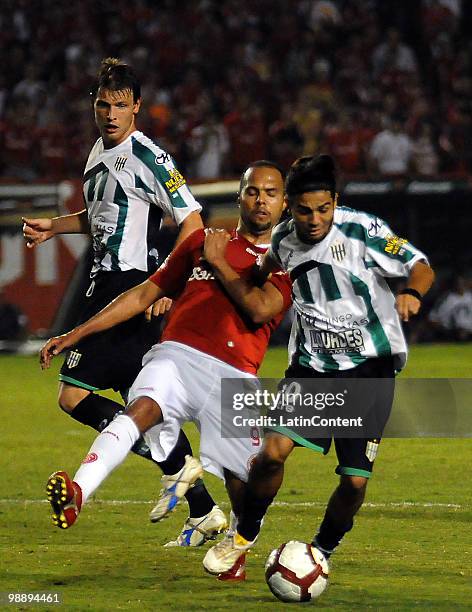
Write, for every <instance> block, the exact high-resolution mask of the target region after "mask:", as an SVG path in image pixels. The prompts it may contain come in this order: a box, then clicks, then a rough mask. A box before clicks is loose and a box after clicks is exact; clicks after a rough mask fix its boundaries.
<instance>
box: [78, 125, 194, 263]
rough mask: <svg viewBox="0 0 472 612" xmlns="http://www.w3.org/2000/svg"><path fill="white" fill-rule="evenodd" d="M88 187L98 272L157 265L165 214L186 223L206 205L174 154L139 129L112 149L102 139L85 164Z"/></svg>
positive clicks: (88, 207) (86, 191) (88, 201)
mask: <svg viewBox="0 0 472 612" xmlns="http://www.w3.org/2000/svg"><path fill="white" fill-rule="evenodd" d="M83 191H84V199H85V203H86V207H87V211H88V217H89V223H90V228H91V233H92V237H93V248H94V264H93V267H92V275H95V274H96V273H97V272H99V271H101V270H107V271H109V270H121V271H124V270H131V269H136V270H143V271H147V272H152V271H154V269H155V268H156V267H157V257H158V251H159V245H158V244H157V232H158V231H159V227H160V224H161V220H162V216H163V214H169V215H170V216H171V217H172V218H173V220H174V221H175V222H176V223H177V224H178V225H180V223H182V221H183V220H184V219H185V217H187V215H189V214H190V213H191V212H193V211H200V210H201V206H200V205H199V204H198V202H196V200H195V199H194V197H193V195H192V194H191V192H190V190H189V189H188V187H187V185H186V183H185V179H184V178H183V176H182V175H181V174H180V172H179V171H178V170H177V168H176V167H175V165H174V161H173V160H172V158H171V156H170V155H169V154H167V153H166V152H165V151H163V150H162V149H161V148H159V147H158V146H157V145H155V144H154V143H153V142H152V141H151V140H150V139H149V138H147V137H146V136H144V134H143V133H142V132H138V131H135V132H133V133H132V134H131V135H130V136H129V137H128V138H127V139H126V140H125V141H124V142H122V143H121V144H119V145H117V146H116V147H113V148H111V149H105V148H104V146H103V140H102V139H101V138H99V139H98V140H97V142H96V143H95V145H94V147H93V148H92V150H91V152H90V155H89V157H88V160H87V164H86V166H85V172H84V187H83Z"/></svg>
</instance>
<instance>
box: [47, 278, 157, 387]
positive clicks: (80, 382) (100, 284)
mask: <svg viewBox="0 0 472 612" xmlns="http://www.w3.org/2000/svg"><path fill="white" fill-rule="evenodd" d="M147 278H149V274H148V273H147V272H141V271H140V270H128V271H126V272H103V273H101V274H98V275H97V276H96V277H95V279H94V281H93V282H92V284H91V287H89V289H88V290H87V293H86V296H85V300H84V308H83V311H82V314H81V317H80V321H79V322H83V321H86V320H87V319H89V318H90V317H91V316H93V315H94V314H96V313H97V312H98V311H100V310H101V309H102V308H104V307H105V306H106V305H107V304H109V302H111V301H112V300H113V299H114V298H116V297H117V296H118V295H120V293H123V292H124V291H126V290H128V289H130V288H132V287H135V286H136V285H138V284H140V283H142V282H144V281H145V280H146V279H147ZM160 319H161V317H153V320H152V321H151V322H147V321H146V319H145V316H144V313H141V314H139V315H137V316H136V317H133V318H132V319H130V320H129V321H125V322H123V323H120V325H117V326H115V327H112V328H111V329H108V330H106V331H104V332H100V333H98V334H94V335H92V336H89V337H87V338H84V340H82V341H81V342H79V343H78V344H76V345H75V346H74V347H73V348H71V349H70V350H69V351H68V352H67V353H66V356H65V359H64V363H63V365H62V368H61V372H60V375H59V380H61V381H62V382H64V383H67V384H69V385H74V386H76V387H81V388H83V389H88V390H90V391H95V390H98V389H115V390H116V391H121V392H125V391H126V390H127V389H128V388H129V387H130V386H131V385H132V384H133V382H134V379H135V378H136V376H137V375H138V373H139V371H140V370H141V365H142V358H143V355H144V354H145V353H146V352H147V351H148V350H149V349H150V348H151V346H152V345H153V344H155V343H156V342H158V341H159V335H160V325H161V321H160Z"/></svg>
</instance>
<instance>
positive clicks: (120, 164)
mask: <svg viewBox="0 0 472 612" xmlns="http://www.w3.org/2000/svg"><path fill="white" fill-rule="evenodd" d="M127 161H128V158H127V157H126V155H121V156H120V157H117V158H116V159H115V170H116V171H117V172H119V171H120V170H123V168H124V167H125V165H126V162H127Z"/></svg>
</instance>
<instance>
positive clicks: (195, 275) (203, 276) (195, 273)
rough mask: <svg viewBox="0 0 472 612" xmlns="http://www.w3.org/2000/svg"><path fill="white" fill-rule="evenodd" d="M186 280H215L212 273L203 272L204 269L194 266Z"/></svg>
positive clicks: (208, 271)
mask: <svg viewBox="0 0 472 612" xmlns="http://www.w3.org/2000/svg"><path fill="white" fill-rule="evenodd" d="M188 280H189V281H194V280H196V281H202V280H205V281H207V280H215V276H214V274H213V272H211V271H210V270H205V268H202V267H200V266H195V268H194V269H193V270H192V274H191V275H190V277H189V279H188Z"/></svg>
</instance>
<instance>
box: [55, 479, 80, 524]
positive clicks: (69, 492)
mask: <svg viewBox="0 0 472 612" xmlns="http://www.w3.org/2000/svg"><path fill="white" fill-rule="evenodd" d="M46 494H47V499H48V501H49V503H50V504H51V507H52V511H53V514H52V522H53V525H55V526H56V527H59V528H60V529H68V528H69V527H70V526H71V525H73V524H74V523H75V521H76V520H77V517H78V515H79V512H80V509H81V507H82V490H81V488H80V487H79V485H78V484H77V483H76V482H74V481H72V480H71V479H70V478H69V476H68V474H67V473H66V472H63V471H58V472H54V473H53V474H51V476H49V478H48V481H47V484H46Z"/></svg>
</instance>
